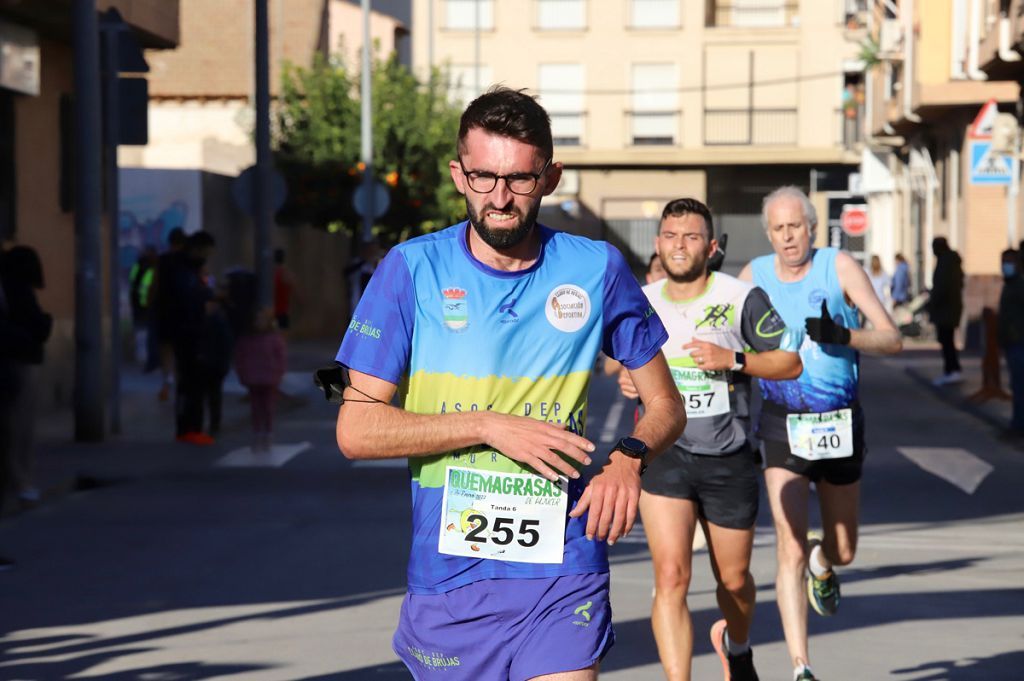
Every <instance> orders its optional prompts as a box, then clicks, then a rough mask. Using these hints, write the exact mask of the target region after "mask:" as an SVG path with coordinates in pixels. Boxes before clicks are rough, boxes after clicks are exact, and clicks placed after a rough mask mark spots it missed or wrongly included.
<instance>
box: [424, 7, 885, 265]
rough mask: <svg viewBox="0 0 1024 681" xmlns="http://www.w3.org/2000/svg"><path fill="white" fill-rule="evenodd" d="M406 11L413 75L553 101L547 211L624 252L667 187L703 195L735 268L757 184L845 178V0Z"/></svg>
mask: <svg viewBox="0 0 1024 681" xmlns="http://www.w3.org/2000/svg"><path fill="white" fill-rule="evenodd" d="M412 13H413V21H412V34H413V64H414V67H415V68H417V69H418V70H419V71H420V73H425V72H426V70H427V69H428V68H429V67H430V66H431V65H433V66H437V67H442V68H445V69H447V70H448V71H449V73H450V75H451V78H452V80H453V83H454V84H455V86H456V95H457V96H458V97H459V98H460V99H462V100H463V101H467V100H469V99H471V98H472V97H473V96H475V94H477V93H478V92H480V91H482V90H484V89H486V88H487V87H489V86H490V85H491V84H493V83H503V84H506V85H509V86H512V87H516V88H527V89H528V90H529V91H530V92H531V93H536V94H537V95H538V96H539V99H540V102H541V103H542V104H543V105H544V106H545V108H546V109H547V110H548V112H549V113H550V114H551V118H552V127H553V132H554V135H555V141H556V150H555V159H556V160H558V161H561V162H562V163H563V164H564V165H565V167H566V169H567V171H568V172H566V173H565V175H564V179H563V183H562V185H561V187H560V189H559V192H558V196H557V197H556V202H558V201H560V203H559V205H560V207H561V208H562V209H563V212H565V213H566V214H567V216H568V218H567V219H566V220H562V221H559V220H558V216H557V215H554V216H552V215H551V211H548V214H549V215H548V219H549V221H552V222H561V223H562V224H560V225H559V226H569V227H572V228H575V229H577V230H578V231H581V232H584V233H587V234H591V235H594V236H600V237H605V238H609V239H611V240H613V241H619V242H620V245H626V246H629V247H630V249H631V250H632V252H633V255H634V256H635V257H636V260H637V261H639V260H643V261H646V254H649V253H650V252H651V249H652V241H651V239H652V238H653V233H654V229H655V227H656V222H657V217H659V216H660V211H661V207H662V206H663V205H664V203H665V202H666V201H668V200H670V199H673V198H677V197H680V196H686V195H689V196H694V197H697V198H700V199H703V200H706V201H707V202H708V203H709V205H710V206H711V208H712V211H713V212H714V213H715V215H716V219H717V220H718V223H719V226H720V228H721V230H722V231H725V232H727V233H729V236H730V241H729V244H730V248H729V256H728V263H729V264H730V265H731V266H732V267H739V266H742V264H743V263H744V262H746V260H748V259H749V258H750V257H753V256H755V255H759V254H761V253H763V252H765V250H766V248H767V242H766V241H765V240H764V237H763V234H762V233H761V229H760V226H759V212H760V201H761V198H762V197H763V195H764V194H765V193H766V192H768V191H770V190H771V189H772V188H774V187H775V186H778V185H779V184H784V183H793V184H798V185H801V186H803V187H804V188H805V189H811V190H815V189H817V190H818V191H816V192H815V193H816V194H817V196H816V199H817V200H818V201H819V202H822V204H823V205H824V201H825V199H826V192H827V191H833V192H835V193H837V194H842V193H848V191H849V189H850V182H851V178H850V176H851V174H852V173H853V172H854V171H856V170H857V166H858V163H859V161H860V148H859V130H860V126H859V125H858V124H857V123H858V122H859V117H860V115H861V113H862V110H861V107H860V99H861V93H862V86H861V81H862V78H861V69H862V65H861V63H860V62H859V60H858V53H859V50H860V46H859V42H860V41H861V40H863V38H864V37H865V35H866V33H865V30H866V29H865V26H864V23H863V21H861V17H860V16H859V14H858V13H857V12H854V11H851V7H850V3H848V2H845V0H842V1H840V0H802V1H799V2H798V1H795V0H758V1H757V2H744V1H743V0H730V1H729V2H704V1H698V0H524V1H522V2H509V1H507V0H481V1H480V2H474V1H472V0H414V1H413V9H412ZM851 120H852V121H853V123H854V124H852V125H851V124H850V121H851ZM854 182H855V179H854ZM563 217H564V216H563Z"/></svg>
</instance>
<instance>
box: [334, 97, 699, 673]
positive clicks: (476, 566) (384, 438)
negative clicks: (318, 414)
mask: <svg viewBox="0 0 1024 681" xmlns="http://www.w3.org/2000/svg"><path fill="white" fill-rule="evenodd" d="M552 148H553V144H552V139H551V122H550V119H549V118H548V115H547V112H546V111H545V110H544V109H543V108H542V107H541V106H540V105H539V104H538V103H537V102H536V100H534V98H533V97H530V96H529V95H527V94H525V93H523V92H521V91H516V90H511V89H509V88H506V87H494V88H492V89H490V90H488V91H487V92H485V93H484V94H482V95H481V96H480V97H478V98H477V99H475V100H474V101H473V102H472V103H470V105H469V106H468V107H467V109H466V110H465V111H464V112H463V114H462V118H461V121H460V126H459V134H458V139H457V147H456V149H457V153H458V156H457V158H456V159H453V160H452V161H450V163H449V170H450V173H451V177H452V181H453V182H454V184H455V187H456V189H457V190H458V191H459V193H461V194H463V195H464V196H465V199H466V209H467V212H468V214H469V220H468V221H467V222H461V223H459V224H456V225H453V226H451V227H449V228H447V229H443V230H441V231H439V232H435V233H433V234H428V235H426V236H421V237H418V238H415V239H412V240H410V241H407V242H405V243H402V244H399V245H397V246H395V247H394V248H392V249H391V251H390V252H389V253H388V255H387V256H386V257H385V258H384V259H383V260H382V261H381V263H380V265H379V266H378V267H377V269H376V271H375V273H374V275H373V277H372V279H371V280H370V283H369V286H368V288H367V289H366V292H365V293H364V294H363V297H362V299H361V300H360V302H359V305H358V307H357V308H356V310H355V314H354V315H353V318H352V320H351V321H350V323H349V325H348V329H347V331H346V333H345V336H344V339H343V340H342V343H341V348H340V350H339V351H338V355H337V358H336V360H337V362H338V363H339V364H341V365H342V369H341V372H340V373H341V374H342V376H343V381H344V387H343V388H342V391H341V392H342V396H343V399H344V402H343V404H342V405H341V409H340V411H339V412H338V421H337V439H338V445H339V447H340V449H341V451H342V452H343V453H344V454H345V455H346V456H347V457H349V458H351V459H384V458H398V457H408V459H409V466H410V469H411V485H412V499H413V502H412V506H413V511H412V512H413V528H414V532H413V540H412V550H411V551H410V559H409V570H408V576H409V585H408V593H407V595H406V597H405V600H404V602H403V604H402V613H401V616H400V622H399V626H398V631H397V632H396V634H395V637H394V639H393V643H392V646H393V649H394V651H395V653H396V654H397V655H398V656H399V657H400V658H401V659H402V661H403V662H404V663H405V664H406V666H407V667H409V669H410V670H412V672H413V674H414V675H415V677H416V678H418V679H435V678H437V679H441V678H444V679H452V680H455V679H465V680H467V681H469V680H471V681H477V680H478V679H509V678H511V679H554V678H557V679H559V680H560V681H592V680H593V679H596V678H597V675H598V665H599V663H600V660H601V659H602V658H603V657H604V655H605V653H606V652H607V651H608V649H609V648H610V647H611V645H612V643H613V642H614V633H613V630H612V626H611V604H610V601H609V577H608V569H609V567H608V557H607V544H613V543H614V542H615V541H617V540H618V539H619V538H620V537H622V536H623V535H625V534H626V533H628V532H629V530H630V529H631V528H632V526H633V522H634V520H635V517H636V509H637V500H638V499H639V497H640V475H641V474H642V473H643V470H644V468H645V466H646V461H647V460H648V459H651V458H653V457H654V456H655V455H656V454H657V453H660V452H661V451H662V450H663V449H664V448H665V447H667V446H668V445H669V444H671V443H672V442H673V441H674V440H675V439H676V437H678V436H679V433H680V432H682V430H683V427H684V426H685V423H686V414H685V411H684V410H683V406H682V402H681V400H680V398H679V392H678V391H677V390H676V389H675V387H674V385H673V384H672V378H671V376H670V374H669V371H668V366H667V365H666V363H665V358H664V356H663V355H662V354H661V351H660V350H661V346H662V345H663V344H664V342H665V340H666V339H667V334H666V333H665V329H664V327H663V326H662V324H661V321H660V320H659V319H658V316H657V315H656V314H655V312H654V310H653V309H651V306H650V304H649V303H648V302H647V299H646V298H645V297H644V295H643V292H642V291H641V290H640V287H639V285H637V283H636V281H635V280H634V278H633V274H632V272H630V270H629V267H628V266H627V265H626V261H625V259H624V258H623V257H622V254H621V253H619V251H618V250H616V249H615V248H614V247H613V246H611V245H610V244H607V243H604V242H598V241H591V240H590V239H586V238H583V237H579V236H574V235H570V234H565V233H563V232H557V231H555V230H552V229H549V228H547V227H544V226H542V225H540V224H538V223H537V222H536V219H537V214H538V212H539V210H540V203H541V200H542V198H543V197H544V196H547V195H549V194H551V192H553V191H554V190H555V188H556V187H557V186H558V181H559V178H560V177H561V174H562V164H561V163H559V162H556V161H555V160H554V159H553V157H552V153H553V152H552ZM602 349H603V350H604V352H605V354H607V355H608V356H609V357H612V358H614V359H617V360H619V361H621V362H622V363H623V365H625V366H626V367H627V369H629V371H630V372H631V374H632V377H633V380H634V382H635V383H636V385H637V390H638V392H639V394H640V395H641V396H642V397H643V400H644V404H645V405H646V411H645V412H644V416H643V417H642V418H641V419H640V421H639V422H638V423H637V424H636V426H635V427H634V429H633V430H632V433H631V435H630V436H629V437H624V438H622V439H621V440H619V442H618V443H617V444H616V445H615V446H614V447H612V448H611V451H610V452H609V453H608V460H607V463H605V464H604V466H603V467H602V468H601V470H600V471H599V472H596V473H595V474H593V475H592V476H590V475H589V474H588V475H587V477H589V478H590V479H589V482H587V478H585V477H584V476H583V471H581V470H580V469H581V468H582V467H583V466H587V465H589V464H591V462H592V461H591V454H592V453H593V452H594V451H595V447H594V445H593V443H591V442H590V441H589V440H587V439H586V438H584V437H583V433H584V429H585V425H586V423H585V422H586V412H587V394H588V389H589V385H590V380H591V377H592V373H593V372H592V370H593V367H594V363H595V360H596V358H597V353H598V351H600V350H602ZM344 377H347V380H345V379H344ZM399 384H401V385H402V388H401V398H402V406H401V407H396V406H392V404H391V400H392V397H393V396H394V395H395V393H396V391H398V386H399ZM606 542H607V543H606Z"/></svg>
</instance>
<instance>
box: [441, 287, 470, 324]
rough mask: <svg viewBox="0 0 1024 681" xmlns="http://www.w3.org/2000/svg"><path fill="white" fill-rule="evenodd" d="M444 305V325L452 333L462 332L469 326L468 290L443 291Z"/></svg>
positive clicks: (450, 289)
mask: <svg viewBox="0 0 1024 681" xmlns="http://www.w3.org/2000/svg"><path fill="white" fill-rule="evenodd" d="M441 295H442V297H443V304H444V325H445V326H447V327H448V328H449V329H451V330H452V331H462V330H463V329H465V328H466V325H468V324H469V306H468V304H467V301H466V290H465V289H461V288H454V287H453V288H446V289H444V290H442V291H441Z"/></svg>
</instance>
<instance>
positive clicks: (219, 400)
mask: <svg viewBox="0 0 1024 681" xmlns="http://www.w3.org/2000/svg"><path fill="white" fill-rule="evenodd" d="M226 305H227V300H226V295H224V294H218V295H217V297H216V298H214V299H213V300H210V301H208V302H207V303H206V319H205V320H204V323H203V332H202V335H201V338H200V344H199V368H200V371H201V372H202V375H203V397H204V401H205V402H206V406H207V410H208V413H209V416H210V420H209V433H210V435H211V436H216V435H217V434H218V433H219V432H220V424H221V405H222V404H223V401H224V400H223V396H224V379H225V378H227V375H228V372H229V371H231V352H232V346H233V345H234V334H233V333H232V332H231V323H230V322H229V321H228V314H227V311H226V310H225V307H226Z"/></svg>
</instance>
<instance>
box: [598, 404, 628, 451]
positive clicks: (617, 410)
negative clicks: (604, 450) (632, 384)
mask: <svg viewBox="0 0 1024 681" xmlns="http://www.w3.org/2000/svg"><path fill="white" fill-rule="evenodd" d="M625 408H626V398H624V397H623V396H622V393H619V394H618V396H616V398H615V403H614V404H612V406H611V408H609V409H608V418H606V419H605V420H604V427H603V428H602V429H601V438H600V440H601V442H615V441H616V440H618V438H617V437H615V435H616V434H617V433H618V432H619V421H620V420H622V410H623V409H625Z"/></svg>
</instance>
